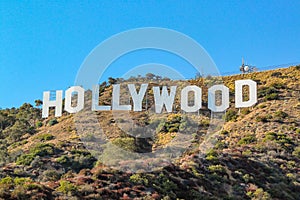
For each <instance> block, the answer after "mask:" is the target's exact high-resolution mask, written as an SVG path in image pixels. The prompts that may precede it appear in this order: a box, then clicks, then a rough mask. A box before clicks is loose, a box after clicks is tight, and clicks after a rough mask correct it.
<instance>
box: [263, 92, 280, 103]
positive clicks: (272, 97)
mask: <svg viewBox="0 0 300 200" xmlns="http://www.w3.org/2000/svg"><path fill="white" fill-rule="evenodd" d="M278 99H279V95H278V94H277V93H272V94H267V95H266V96H265V100H266V101H270V100H278Z"/></svg>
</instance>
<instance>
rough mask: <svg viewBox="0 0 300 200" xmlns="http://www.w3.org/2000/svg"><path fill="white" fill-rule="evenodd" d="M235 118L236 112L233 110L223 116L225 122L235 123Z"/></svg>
mask: <svg viewBox="0 0 300 200" xmlns="http://www.w3.org/2000/svg"><path fill="white" fill-rule="evenodd" d="M237 117H238V116H237V112H236V111H235V110H228V111H227V112H226V114H225V120H226V121H227V122H229V121H236V119H237Z"/></svg>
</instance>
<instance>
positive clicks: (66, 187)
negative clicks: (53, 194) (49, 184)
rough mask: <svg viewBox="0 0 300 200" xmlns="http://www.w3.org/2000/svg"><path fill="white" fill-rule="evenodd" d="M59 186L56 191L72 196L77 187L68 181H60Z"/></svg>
mask: <svg viewBox="0 0 300 200" xmlns="http://www.w3.org/2000/svg"><path fill="white" fill-rule="evenodd" d="M59 184H60V186H59V187H58V188H57V190H58V191H60V192H62V193H64V194H68V195H72V194H74V192H76V191H77V187H76V186H75V185H74V184H73V183H71V182H69V181H65V180H61V181H60V182H59Z"/></svg>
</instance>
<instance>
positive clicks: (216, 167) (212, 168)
mask: <svg viewBox="0 0 300 200" xmlns="http://www.w3.org/2000/svg"><path fill="white" fill-rule="evenodd" d="M208 170H209V171H210V172H225V168H224V167H223V166H222V165H210V166H208Z"/></svg>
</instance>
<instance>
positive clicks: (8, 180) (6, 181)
mask: <svg viewBox="0 0 300 200" xmlns="http://www.w3.org/2000/svg"><path fill="white" fill-rule="evenodd" d="M13 183H14V180H13V179H12V178H11V177H10V176H7V177H5V178H2V179H1V180H0V184H8V185H11V184H13Z"/></svg>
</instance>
